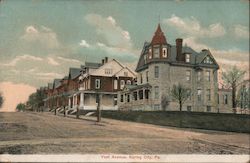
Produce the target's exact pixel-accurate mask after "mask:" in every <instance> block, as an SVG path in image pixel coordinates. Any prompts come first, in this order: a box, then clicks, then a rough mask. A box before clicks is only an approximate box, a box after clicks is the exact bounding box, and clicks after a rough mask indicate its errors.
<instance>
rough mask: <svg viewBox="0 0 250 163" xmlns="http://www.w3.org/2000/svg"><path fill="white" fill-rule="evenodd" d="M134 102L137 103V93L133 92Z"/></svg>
mask: <svg viewBox="0 0 250 163" xmlns="http://www.w3.org/2000/svg"><path fill="white" fill-rule="evenodd" d="M133 96H134V100H135V101H137V92H133Z"/></svg>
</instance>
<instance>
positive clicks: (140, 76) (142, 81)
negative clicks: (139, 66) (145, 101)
mask: <svg viewBox="0 0 250 163" xmlns="http://www.w3.org/2000/svg"><path fill="white" fill-rule="evenodd" d="M140 77H141V84H142V83H143V77H142V73H141V74H140Z"/></svg>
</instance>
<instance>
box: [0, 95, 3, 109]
mask: <svg viewBox="0 0 250 163" xmlns="http://www.w3.org/2000/svg"><path fill="white" fill-rule="evenodd" d="M3 101H4V99H3V95H2V93H1V92H0V108H1V107H2V105H3Z"/></svg>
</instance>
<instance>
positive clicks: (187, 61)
mask: <svg viewBox="0 0 250 163" xmlns="http://www.w3.org/2000/svg"><path fill="white" fill-rule="evenodd" d="M185 61H186V63H190V54H186V56H185Z"/></svg>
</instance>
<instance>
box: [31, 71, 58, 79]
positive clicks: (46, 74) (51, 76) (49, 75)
mask: <svg viewBox="0 0 250 163" xmlns="http://www.w3.org/2000/svg"><path fill="white" fill-rule="evenodd" d="M35 75H37V76H40V77H43V78H49V79H55V78H62V77H63V74H60V73H55V72H39V73H36V74H35Z"/></svg>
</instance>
